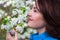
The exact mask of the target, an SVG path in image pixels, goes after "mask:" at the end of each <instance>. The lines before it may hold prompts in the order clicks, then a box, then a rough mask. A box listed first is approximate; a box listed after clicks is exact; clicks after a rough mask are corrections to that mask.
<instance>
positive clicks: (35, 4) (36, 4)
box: [33, 1, 39, 9]
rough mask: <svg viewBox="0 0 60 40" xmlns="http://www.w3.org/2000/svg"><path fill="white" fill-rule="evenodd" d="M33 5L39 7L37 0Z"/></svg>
mask: <svg viewBox="0 0 60 40" xmlns="http://www.w3.org/2000/svg"><path fill="white" fill-rule="evenodd" d="M33 7H36V8H38V9H39V6H38V3H37V2H36V1H35V3H34V4H33Z"/></svg>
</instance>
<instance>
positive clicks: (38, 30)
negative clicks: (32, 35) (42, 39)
mask: <svg viewBox="0 0 60 40" xmlns="http://www.w3.org/2000/svg"><path fill="white" fill-rule="evenodd" d="M45 31H46V28H45V27H44V28H42V29H37V32H38V33H39V34H41V33H43V32H45Z"/></svg>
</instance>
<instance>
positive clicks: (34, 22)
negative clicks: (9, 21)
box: [6, 4, 46, 40]
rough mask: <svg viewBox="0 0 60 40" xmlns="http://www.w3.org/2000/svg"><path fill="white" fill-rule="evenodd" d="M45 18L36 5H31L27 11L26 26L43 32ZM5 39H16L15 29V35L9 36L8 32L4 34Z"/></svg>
mask: <svg viewBox="0 0 60 40" xmlns="http://www.w3.org/2000/svg"><path fill="white" fill-rule="evenodd" d="M45 24H46V22H45V20H44V18H43V15H42V13H40V12H39V11H38V10H37V8H36V5H35V4H34V5H33V8H32V10H31V11H30V12H29V13H28V26H29V27H30V28H33V29H37V31H38V33H43V32H45ZM6 40H18V37H17V32H16V31H15V36H13V37H12V36H11V35H10V33H9V32H7V34H6Z"/></svg>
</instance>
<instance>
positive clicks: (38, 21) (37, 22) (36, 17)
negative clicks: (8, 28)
mask: <svg viewBox="0 0 60 40" xmlns="http://www.w3.org/2000/svg"><path fill="white" fill-rule="evenodd" d="M33 19H34V20H33V21H29V22H28V25H29V27H32V28H36V27H41V26H42V25H43V24H44V19H43V17H42V15H40V14H38V15H34V16H33Z"/></svg>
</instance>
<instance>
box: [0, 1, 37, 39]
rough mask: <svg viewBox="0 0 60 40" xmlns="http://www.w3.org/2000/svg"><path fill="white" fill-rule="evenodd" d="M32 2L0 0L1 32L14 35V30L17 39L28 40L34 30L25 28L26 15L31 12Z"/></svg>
mask: <svg viewBox="0 0 60 40" xmlns="http://www.w3.org/2000/svg"><path fill="white" fill-rule="evenodd" d="M33 4H34V1H33V0H0V23H1V24H0V25H1V30H6V31H10V32H11V33H12V34H14V28H15V29H16V30H17V32H18V36H19V38H22V39H25V38H29V37H30V34H31V33H34V32H36V31H35V30H33V29H31V28H28V26H27V18H28V16H27V13H28V12H29V11H30V10H31V7H32V5H33Z"/></svg>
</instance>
